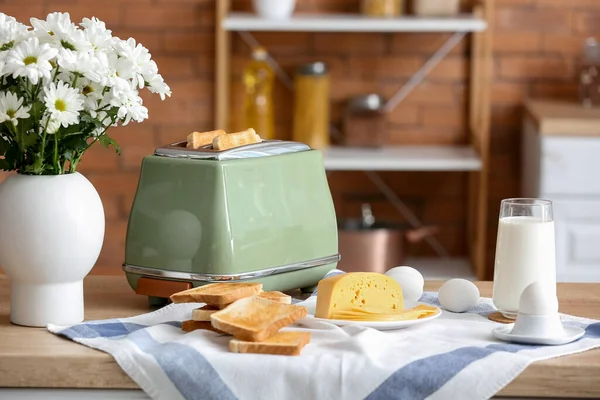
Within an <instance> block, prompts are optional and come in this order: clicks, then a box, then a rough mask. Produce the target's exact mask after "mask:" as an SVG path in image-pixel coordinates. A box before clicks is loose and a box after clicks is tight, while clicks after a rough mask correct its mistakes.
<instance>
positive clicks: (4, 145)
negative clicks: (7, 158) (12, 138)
mask: <svg viewBox="0 0 600 400" xmlns="http://www.w3.org/2000/svg"><path fill="white" fill-rule="evenodd" d="M9 148H10V142H9V141H8V139H5V138H4V137H3V136H0V156H3V155H4V154H6V152H7V151H8V149H9Z"/></svg>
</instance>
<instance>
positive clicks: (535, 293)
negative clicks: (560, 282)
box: [519, 282, 558, 315]
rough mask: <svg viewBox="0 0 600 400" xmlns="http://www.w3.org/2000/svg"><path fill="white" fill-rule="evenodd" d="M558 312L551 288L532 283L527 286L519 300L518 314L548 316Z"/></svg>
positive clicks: (554, 295)
mask: <svg viewBox="0 0 600 400" xmlns="http://www.w3.org/2000/svg"><path fill="white" fill-rule="evenodd" d="M557 312H558V299H557V298H556V294H555V291H554V290H553V288H552V287H549V286H547V285H544V284H542V283H541V282H534V283H532V284H530V285H529V286H527V287H526V288H525V290H523V293H521V298H520V299H519V313H520V314H527V315H549V314H555V313H557Z"/></svg>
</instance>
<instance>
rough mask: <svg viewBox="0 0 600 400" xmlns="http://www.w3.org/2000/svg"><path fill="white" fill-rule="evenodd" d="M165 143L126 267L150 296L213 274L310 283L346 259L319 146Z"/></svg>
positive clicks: (131, 233) (130, 230) (157, 298)
mask: <svg viewBox="0 0 600 400" xmlns="http://www.w3.org/2000/svg"><path fill="white" fill-rule="evenodd" d="M185 145H186V143H185V142H180V143H174V144H171V145H168V146H164V147H161V148H158V149H156V151H155V152H154V155H151V156H147V157H145V158H144V159H143V161H142V167H141V171H140V178H139V183H138V187H137V192H136V195H135V199H134V202H133V206H132V209H131V214H130V217H129V224H128V227H127V239H126V247H125V262H124V264H123V270H124V271H125V272H126V275H127V280H128V281H129V284H130V285H131V287H132V288H133V289H134V290H135V291H136V292H137V293H139V294H142V295H146V296H149V299H150V303H151V304H158V303H160V302H162V301H163V299H166V298H168V297H169V296H170V295H171V294H173V293H175V292H178V291H180V290H185V289H188V288H191V287H195V286H200V285H204V284H207V283H214V282H249V281H254V282H261V283H262V284H263V288H264V290H280V291H286V290H291V289H296V288H304V289H308V288H310V287H313V286H314V285H316V284H317V283H318V281H319V280H320V279H321V278H323V276H324V275H325V274H326V273H327V272H328V271H329V270H331V269H332V268H335V266H336V265H337V262H338V260H339V254H338V239H337V223H336V215H335V210H334V207H333V201H332V198H331V193H330V191H329V186H328V183H327V178H326V175H325V169H324V166H323V157H322V154H321V152H320V151H317V150H312V149H311V148H310V147H308V146H307V145H305V144H302V143H297V142H287V141H263V142H262V143H256V144H251V145H246V146H241V147H237V148H234V149H229V150H225V151H215V150H212V149H210V148H209V146H207V147H204V148H199V149H196V150H194V149H188V148H186V147H185Z"/></svg>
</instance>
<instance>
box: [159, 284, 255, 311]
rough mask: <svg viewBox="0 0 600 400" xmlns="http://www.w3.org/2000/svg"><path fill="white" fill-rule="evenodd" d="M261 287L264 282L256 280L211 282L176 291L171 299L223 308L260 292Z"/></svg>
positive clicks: (174, 301) (178, 301) (176, 301)
mask: <svg viewBox="0 0 600 400" xmlns="http://www.w3.org/2000/svg"><path fill="white" fill-rule="evenodd" d="M261 289H262V283H255V282H246V283H235V282H227V283H225V282H223V283H220V282H219V283H209V284H208V285H204V286H198V287H196V288H192V289H188V290H184V291H183V292H179V293H175V294H173V295H171V301H172V302H173V303H207V304H210V305H214V306H217V308H222V306H224V305H226V304H230V303H233V302H234V301H236V300H239V299H243V298H244V297H249V296H254V295H255V294H258V293H260V291H261Z"/></svg>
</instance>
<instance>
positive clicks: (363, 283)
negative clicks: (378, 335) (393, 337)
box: [315, 272, 404, 319]
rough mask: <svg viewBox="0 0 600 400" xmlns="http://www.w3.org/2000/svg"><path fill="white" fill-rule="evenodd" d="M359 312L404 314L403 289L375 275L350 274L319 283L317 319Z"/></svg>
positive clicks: (372, 273) (367, 273)
mask: <svg viewBox="0 0 600 400" xmlns="http://www.w3.org/2000/svg"><path fill="white" fill-rule="evenodd" d="M357 309H358V310H365V309H367V310H372V309H377V310H380V312H381V313H382V314H385V313H395V312H399V311H403V310H404V301H403V299H402V289H401V288H400V285H399V284H398V282H396V281H395V280H394V279H392V278H390V277H389V276H386V275H383V274H378V273H374V272H353V273H346V274H341V275H336V276H332V277H329V278H327V279H323V280H322V281H320V282H319V286H318V292H317V311H316V313H315V316H316V317H317V318H328V319H332V318H334V315H335V314H338V313H340V312H348V311H350V312H352V311H353V310H354V311H355V312H356V310H357ZM377 314H379V313H377Z"/></svg>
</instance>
